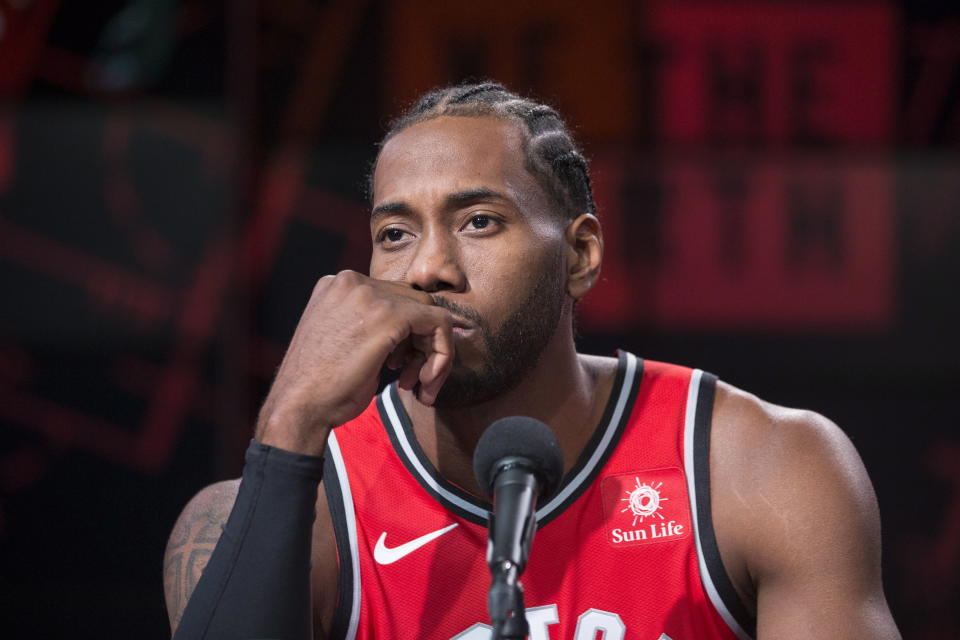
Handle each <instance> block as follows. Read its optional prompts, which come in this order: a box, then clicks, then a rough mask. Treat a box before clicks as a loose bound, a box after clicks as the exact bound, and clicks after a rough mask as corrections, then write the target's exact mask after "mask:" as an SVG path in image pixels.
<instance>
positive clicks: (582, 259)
mask: <svg viewBox="0 0 960 640" xmlns="http://www.w3.org/2000/svg"><path fill="white" fill-rule="evenodd" d="M564 235H565V239H566V241H567V257H568V260H567V293H568V294H569V295H570V297H571V298H573V299H574V300H580V298H582V297H583V296H585V295H587V292H588V291H590V289H592V288H593V285H594V284H595V283H596V281H597V278H599V277H600V262H601V261H602V260H603V231H602V230H601V229H600V221H599V220H597V217H596V216H595V215H593V214H591V213H584V214H581V215H580V216H578V217H577V218H576V219H575V220H574V221H573V222H571V223H570V224H569V225H567V230H566V232H565V234H564Z"/></svg>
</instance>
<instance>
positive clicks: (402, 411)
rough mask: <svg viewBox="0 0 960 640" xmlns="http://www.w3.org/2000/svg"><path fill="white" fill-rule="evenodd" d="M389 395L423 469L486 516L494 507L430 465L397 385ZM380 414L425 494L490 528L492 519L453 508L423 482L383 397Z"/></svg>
mask: <svg viewBox="0 0 960 640" xmlns="http://www.w3.org/2000/svg"><path fill="white" fill-rule="evenodd" d="M386 392H387V393H389V394H390V399H391V400H393V407H394V409H395V410H396V412H397V416H398V417H399V418H400V427H401V428H402V429H403V432H404V433H405V434H406V436H407V442H409V443H410V448H411V449H412V450H413V455H415V456H416V457H417V460H419V461H420V465H421V466H422V467H423V468H424V469H425V470H426V472H427V473H428V474H430V477H431V478H433V480H434V482H436V483H437V484H438V485H440V486H441V487H443V488H444V489H446V490H447V491H449V492H450V493H452V494H454V495H455V496H457V497H458V498H461V499H462V500H464V501H465V502H469V503H470V504H472V505H474V506H476V507H478V508H480V509H483V510H484V511H486V512H489V511H490V509H491V508H492V507H493V505H491V504H490V503H489V502H486V501H484V500H480V499H479V498H477V497H475V496H473V495H471V494H469V493H467V492H466V491H464V490H463V489H461V488H460V487H458V486H457V485H455V484H453V483H452V482H448V481H447V480H446V479H445V478H444V477H443V476H441V475H440V473H439V472H438V471H437V470H436V469H435V468H434V466H433V463H432V462H430V459H429V458H427V454H426V453H424V452H423V449H422V448H421V447H420V443H419V442H418V441H417V437H416V436H415V435H414V433H413V422H412V421H411V420H410V416H408V415H407V410H406V408H404V406H403V403H402V402H401V401H400V394H399V393H397V383H396V382H394V383H393V384H391V385H390V386H389V387H388V388H387V390H386ZM377 410H378V411H379V412H380V421H381V422H382V423H383V426H384V427H385V428H386V430H387V435H388V436H390V444H391V445H393V450H394V451H395V452H396V454H397V456H398V457H399V458H400V460H401V461H402V462H403V466H405V467H406V468H407V471H409V472H410V475H411V476H413V478H414V479H415V480H416V481H417V482H418V483H419V484H420V486H421V487H423V490H424V491H426V492H427V493H429V494H430V495H431V496H433V499H434V500H436V501H437V502H439V503H440V504H442V505H443V506H444V507H445V508H447V509H448V510H450V511H452V512H454V513H455V514H457V515H458V516H460V517H461V518H463V519H464V520H467V521H469V522H472V523H474V524H478V525H480V526H482V527H485V526H487V521H488V518H482V517H480V516H478V515H477V514H475V513H472V512H470V511H467V510H466V509H463V508H461V507H459V506H457V505H456V504H453V503H452V502H450V501H449V500H447V499H446V498H445V497H443V496H442V495H441V494H439V493H437V491H436V490H434V488H433V487H431V486H430V485H429V484H427V483H426V482H424V481H423V478H422V477H421V476H420V472H419V471H418V470H417V468H416V467H415V466H414V465H413V463H412V462H411V461H410V459H409V458H408V457H407V455H406V453H405V452H404V450H403V445H401V444H400V440H399V439H398V438H397V434H396V432H395V431H394V429H393V426H392V423H391V421H390V416H389V414H388V413H387V409H386V407H384V406H383V397H382V396H381V395H378V396H377Z"/></svg>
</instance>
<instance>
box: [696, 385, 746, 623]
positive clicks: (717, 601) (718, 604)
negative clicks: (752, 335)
mask: <svg viewBox="0 0 960 640" xmlns="http://www.w3.org/2000/svg"><path fill="white" fill-rule="evenodd" d="M702 377H703V371H701V370H700V369H694V371H693V374H692V375H691V376H690V386H689V388H688V390H687V407H686V415H685V419H684V426H683V466H684V471H685V472H686V474H687V493H688V494H689V496H690V510H691V512H692V515H693V538H694V540H695V541H696V543H697V562H698V563H699V564H700V577H701V579H702V581H703V588H704V590H705V591H706V592H707V596H708V597H709V598H710V602H712V603H713V606H714V608H715V609H716V610H717V613H719V614H720V617H721V618H723V620H724V622H726V623H727V626H728V627H730V630H731V631H733V632H734V633H735V634H736V635H737V637H738V638H740V640H752V638H751V636H750V634H748V633H747V632H746V631H744V630H743V628H742V627H741V626H740V624H739V623H738V622H737V620H736V618H734V617H733V614H731V613H730V610H729V609H727V605H726V604H724V602H723V598H721V597H720V592H719V591H717V587H716V585H715V584H714V583H713V578H711V577H710V569H709V568H708V567H707V563H706V560H705V559H704V555H703V547H702V546H701V545H700V523H699V521H698V518H697V487H696V483H695V475H694V453H693V443H694V431H695V429H696V423H697V400H698V399H699V397H700V380H701V378H702ZM708 424H709V423H708Z"/></svg>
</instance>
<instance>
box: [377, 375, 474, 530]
mask: <svg viewBox="0 0 960 640" xmlns="http://www.w3.org/2000/svg"><path fill="white" fill-rule="evenodd" d="M380 398H381V399H382V400H383V406H384V408H385V409H386V410H387V416H388V417H389V418H390V428H391V429H393V433H394V434H395V435H396V436H397V442H399V443H400V446H401V447H402V448H403V455H405V456H406V457H407V461H408V462H409V463H410V464H412V465H413V467H414V468H415V469H416V470H417V473H418V474H419V475H420V479H421V480H422V481H423V482H425V483H426V484H428V485H429V486H430V488H431V489H433V490H434V491H436V492H437V493H439V494H440V495H441V496H443V499H444V500H447V501H449V502H452V503H453V504H455V505H456V506H458V507H460V508H461V509H463V510H464V511H467V512H469V513H472V514H474V515H476V516H478V517H480V518H483V519H486V518H487V516H488V514H487V510H486V509H483V508H481V507H478V506H477V505H475V504H472V503H470V502H467V501H466V500H464V499H463V498H461V497H460V496H458V495H455V494H453V493H450V492H449V491H447V490H446V489H445V488H443V486H441V485H440V483H439V482H437V481H436V480H434V478H433V476H431V475H430V474H429V473H428V472H427V470H426V469H425V468H424V466H423V464H422V463H421V462H420V458H418V457H417V455H416V454H415V453H414V452H413V447H412V446H411V444H410V441H409V440H408V439H407V433H406V431H404V430H403V423H401V422H400V416H399V414H397V408H396V407H395V406H393V398H392V397H391V395H390V387H389V386H387V388H386V389H384V390H383V393H381V394H380Z"/></svg>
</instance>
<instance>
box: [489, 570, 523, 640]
mask: <svg viewBox="0 0 960 640" xmlns="http://www.w3.org/2000/svg"><path fill="white" fill-rule="evenodd" d="M490 571H491V574H492V580H491V582H490V593H489V595H488V597H487V607H488V608H489V610H490V619H491V620H492V621H493V638H494V640H524V638H526V637H527V636H528V635H529V634H530V626H529V625H528V624H527V616H526V608H525V607H524V606H523V585H521V584H520V582H519V581H518V580H517V579H518V578H519V577H520V571H519V570H518V568H517V565H515V564H513V563H512V562H509V561H504V562H502V563H500V565H499V566H497V567H496V568H494V567H491V568H490Z"/></svg>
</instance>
